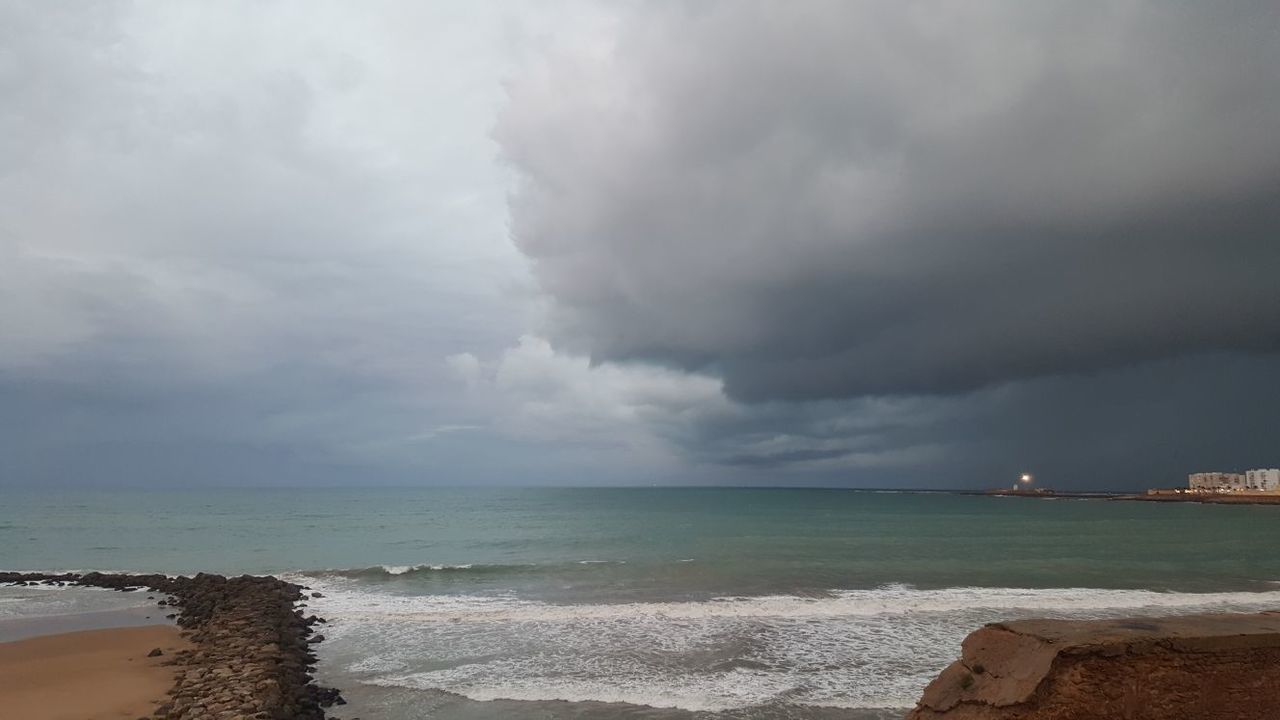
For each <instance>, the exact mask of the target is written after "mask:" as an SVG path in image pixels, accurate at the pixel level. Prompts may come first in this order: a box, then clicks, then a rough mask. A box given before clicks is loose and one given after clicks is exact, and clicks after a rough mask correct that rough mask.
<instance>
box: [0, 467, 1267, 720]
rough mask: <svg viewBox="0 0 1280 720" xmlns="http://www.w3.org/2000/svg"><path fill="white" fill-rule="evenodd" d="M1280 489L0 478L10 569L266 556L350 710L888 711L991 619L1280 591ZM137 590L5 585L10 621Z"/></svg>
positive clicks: (392, 713) (232, 564)
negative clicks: (1269, 499) (294, 597)
mask: <svg viewBox="0 0 1280 720" xmlns="http://www.w3.org/2000/svg"><path fill="white" fill-rule="evenodd" d="M1278 548H1280V507H1257V506H1222V505H1198V504H1189V503H1179V504H1173V503H1141V502H1119V501H1108V500H1102V499H1070V498H1018V497H987V496H973V495H959V494H948V493H921V492H896V491H863V490H840V489H746V488H669V487H653V488H608V489H605V488H413V489H409V488H313V489H221V490H83V489H78V490H52V489H37V490H12V489H0V569H5V570H60V571H61V570H81V571H83V570H100V571H140V572H142V571H145V572H164V573H170V574H187V573H193V572H196V571H210V572H221V573H230V574H240V573H273V574H277V575H280V576H282V577H285V578H287V579H290V580H293V581H295V582H298V583H301V584H303V585H306V586H308V587H309V588H311V592H315V593H319V594H320V595H321V597H317V598H311V599H309V600H308V604H309V606H310V609H309V610H308V612H314V613H316V614H319V615H321V616H323V617H325V618H327V619H328V620H329V624H328V625H326V626H323V627H322V629H321V632H323V633H324V635H325V638H326V639H325V641H324V642H323V643H321V644H320V645H319V646H318V648H319V649H318V652H319V654H320V657H321V661H320V665H319V669H318V673H319V678H320V680H321V681H322V682H323V683H325V684H330V685H333V686H336V687H339V688H341V689H342V690H343V692H344V695H345V696H346V698H347V700H348V701H349V703H350V704H349V705H348V706H347V707H345V708H339V709H336V711H335V712H337V714H338V715H340V716H341V717H346V718H354V717H359V718H363V719H364V720H374V719H379V718H385V719H387V720H409V719H414V718H440V719H442V720H458V719H467V720H470V719H477V720H478V719H480V718H500V719H501V718H538V719H544V720H558V719H562V718H563V719H568V718H574V719H579V720H592V719H597V718H598V719H605V718H610V719H612V718H644V719H646V720H694V719H696V720H713V719H719V718H797V719H815V718H816V719H822V720H826V719H828V718H850V719H853V720H872V719H876V720H879V719H882V718H898V717H901V716H902V715H903V713H904V712H905V711H906V710H907V709H908V708H909V707H910V706H912V705H913V704H914V702H915V700H916V699H917V698H918V697H919V695H920V692H921V690H922V689H923V688H924V686H925V685H926V684H927V683H928V682H929V681H930V679H932V678H933V677H934V676H935V675H936V674H937V673H938V672H939V671H940V670H941V669H942V668H943V667H945V666H946V665H947V664H948V663H949V662H951V661H952V660H953V659H954V658H955V657H956V656H957V655H958V653H959V648H960V642H961V640H962V639H963V638H964V637H965V635H966V634H968V633H969V632H971V631H972V630H974V629H976V628H978V627H980V626H981V625H983V624H984V623H991V622H997V621H1001V620H1009V619H1014V618H1028V617H1055V618H1107V617H1125V616H1134V615H1148V616H1149V615H1176V614H1186V613H1198V612H1219V611H1241V612H1244V611H1259V610H1276V609H1280V582H1278V581H1280V551H1278ZM142 602H145V598H143V597H142V596H141V595H140V594H132V593H131V594H127V595H126V594H121V593H112V592H109V591H102V590H90V589H83V588H2V589H0V623H3V622H4V621H5V620H6V619H9V620H12V619H14V618H23V617H33V616H46V617H47V616H65V615H72V614H76V613H87V612H98V611H104V610H120V609H122V608H128V607H130V606H131V605H136V604H138V603H142Z"/></svg>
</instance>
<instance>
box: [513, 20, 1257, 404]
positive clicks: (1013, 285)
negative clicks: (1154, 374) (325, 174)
mask: <svg viewBox="0 0 1280 720" xmlns="http://www.w3.org/2000/svg"><path fill="white" fill-rule="evenodd" d="M1278 33H1280V13H1278V12H1277V11H1276V9H1275V6H1274V5H1273V4H1271V3H1262V2H1255V3H1161V2H1124V3H1106V4H1102V3H1095V4H1088V5H1081V4H1079V3H1070V2H1049V3H1030V4H1028V3H950V2H915V3H861V2H806V3H771V2H709V3H694V4H688V3H662V4H643V5H640V6H638V8H636V9H634V11H632V12H630V13H628V14H624V15H623V16H622V17H621V18H620V19H619V21H618V22H617V23H616V24H615V25H614V26H613V29H612V32H611V34H605V35H602V36H601V37H599V38H598V39H597V42H595V43H592V44H579V45H577V46H574V47H566V48H563V49H561V50H560V51H558V52H552V53H549V54H548V55H547V56H546V58H545V59H544V60H543V61H542V62H541V63H538V64H535V65H532V66H530V67H529V68H527V69H526V70H525V71H524V72H522V73H520V74H518V75H517V76H516V77H515V78H514V79H513V80H512V81H511V82H510V83H509V90H508V91H509V94H510V100H509V103H508V105H507V106H506V108H505V109H504V111H503V112H502V114H501V116H500V120H499V123H498V126H497V129H496V131H495V137H496V138H497V139H498V140H499V142H500V144H501V145H502V148H503V152H504V157H505V158H506V159H507V160H508V162H510V163H511V164H512V165H513V166H514V167H515V168H516V169H517V171H518V172H519V173H520V176H521V181H520V185H519V187H518V189H517V191H516V193H515V195H514V196H513V199H512V203H511V205H512V208H511V213H512V219H511V222H512V233H513V237H514V239H515V241H516V243H517V245H518V247H519V248H520V250H521V251H522V252H523V253H524V254H525V255H526V256H527V257H528V258H529V259H530V260H531V262H532V267H533V272H534V274H535V276H536V278H537V280H538V281H539V283H540V285H541V287H542V288H543V289H544V290H545V291H546V292H547V293H548V295H549V296H550V297H551V298H552V300H553V304H552V311H551V316H550V319H549V321H548V332H549V333H550V336H551V337H552V339H553V340H554V341H555V343H556V346H557V347H558V348H563V349H565V350H566V351H568V352H581V353H586V354H589V355H590V356H591V358H592V359H593V360H594V361H596V362H609V361H642V362H657V363H661V364H665V365H668V366H671V367H675V368H681V369H684V370H689V371H696V372H700V373H709V374H712V375H715V376H718V377H722V378H723V379H724V382H725V390H726V392H727V393H728V394H729V396H730V397H732V398H734V399H737V400H741V401H747V402H751V403H764V402H768V401H779V400H781V401H793V400H823V399H838V398H858V397H865V396H885V395H933V394H938V395H949V394H957V393H964V392H968V391H972V390H975V389H980V388H984V387H990V386H994V385H999V384H1001V383H1007V382H1011V381H1018V380H1027V379H1034V378H1042V377H1050V376H1056V375H1061V374H1072V373H1089V372H1097V371H1105V370H1109V369H1117V368H1124V367H1129V366H1133V365H1135V364H1140V363H1143V362H1149V361H1154V360H1159V359H1162V358H1175V357H1183V356H1193V355H1197V354H1203V353H1212V352H1220V351H1240V352H1246V353H1253V352H1261V353H1267V352H1271V351H1274V350H1276V349H1277V348H1280V282H1277V280H1276V276H1275V273H1276V270H1277V269H1278V268H1280V133H1277V132H1276V128H1277V127H1280V74H1277V73H1276V72H1275V68H1277V67H1280V43H1277V42H1276V38H1277V36H1278Z"/></svg>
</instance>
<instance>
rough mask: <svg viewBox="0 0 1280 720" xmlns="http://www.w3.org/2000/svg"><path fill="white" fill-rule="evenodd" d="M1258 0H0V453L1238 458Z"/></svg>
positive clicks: (883, 474) (1257, 376)
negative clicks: (1226, 0) (1201, 0)
mask: <svg viewBox="0 0 1280 720" xmlns="http://www.w3.org/2000/svg"><path fill="white" fill-rule="evenodd" d="M1277 67H1280V9H1277V8H1276V6H1275V5H1274V4H1273V3H1269V2H1261V1H1259V2H1249V1H1241V2H1230V3H1169V2H1163V1H1155V0H1111V1H1108V2H1099V3H1091V4H1087V5H1081V4H1079V3H1075V2H1066V1H1057V0H1046V1H1045V2H1038V3H1023V2H1013V1H1012V0H1010V1H1008V2H996V1H992V2H978V3H975V2H956V1H954V0H951V1H947V0H913V1H912V2H892V3H890V2H847V1H835V0H832V1H830V2H827V1H822V0H805V1H804V2H786V3H784V2H776V1H775V2H758V1H755V0H740V1H732V2H730V1H728V0H723V1H718V0H703V1H699V2H675V1H670V2H631V1H629V2H607V3H606V2H591V1H588V0H577V1H571V0H563V1H555V2H546V3H538V4H537V5H534V4H523V3H509V2H497V1H492V0H467V1H466V2H463V1H460V0H459V1H456V2H445V1H444V0H437V1H435V2H409V1H404V2H396V1H392V0H381V1H377V2H364V3H350V2H336V1H335V2H329V1H325V0H306V1H302V0H297V1H292V0H274V1H273V2H266V3H263V2H234V1H233V2H201V1H196V0H193V1H192V2H182V3H174V2H161V1H159V0H157V1H155V2H112V1H109V0H107V1H103V2H92V3H90V2H67V3H46V2H14V1H10V0H0V485H9V486H17V485H42V486H47V485H54V486H57V485H66V486H84V485H90V486H100V487H110V486H117V485H119V486H124V485H128V486H139V485H141V486H155V487H168V486H206V485H226V486H243V485H358V484H368V485H386V484H395V485H419V484H421V485H433V484H440V485H489V484H521V485H523V484H534V485H538V484H552V485H597V484H598V485H620V484H627V485H634V484H641V485H647V484H676V485H679V484H685V485H707V484H741V485H797V486H802V485H803V486H807V485H840V486H855V487H907V488H980V487H990V486H995V485H1006V484H1009V483H1010V482H1011V481H1012V479H1013V478H1015V477H1016V476H1017V475H1018V474H1019V473H1021V472H1024V471H1027V472H1034V473H1035V474H1036V475H1037V477H1038V478H1040V481H1041V482H1043V483H1044V484H1046V485H1052V486H1054V487H1058V488H1063V489H1085V488H1143V487H1151V486H1172V485H1176V484H1180V483H1182V482H1184V481H1185V475H1186V474H1187V473H1189V472H1193V471H1200V470H1243V469H1246V468H1252V467H1275V466H1278V465H1280V415H1278V414H1277V413H1280V133H1277V132H1276V128H1278V127H1280V73H1276V72H1275V68H1277Z"/></svg>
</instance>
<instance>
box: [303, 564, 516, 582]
mask: <svg viewBox="0 0 1280 720" xmlns="http://www.w3.org/2000/svg"><path fill="white" fill-rule="evenodd" d="M537 567H538V566H536V565H500V564H479V563H460V564H456V565H451V564H446V563H439V564H426V563H424V564H421V565H371V566H369V567H362V568H326V569H324V570H302V571H299V572H297V573H294V575H295V576H299V577H304V578H308V579H309V581H310V579H315V580H322V579H324V578H326V577H338V578H348V579H351V580H378V579H384V580H385V579H393V578H401V577H404V578H411V577H414V576H419V575H423V576H428V575H438V574H440V573H473V574H500V573H519V572H529V571H531V570H533V569H535V568H537Z"/></svg>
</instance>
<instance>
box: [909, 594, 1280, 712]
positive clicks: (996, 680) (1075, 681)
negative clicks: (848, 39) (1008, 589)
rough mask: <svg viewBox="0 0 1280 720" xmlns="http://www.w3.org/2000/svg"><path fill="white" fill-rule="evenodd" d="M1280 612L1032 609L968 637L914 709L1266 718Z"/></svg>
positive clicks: (1279, 658)
mask: <svg viewBox="0 0 1280 720" xmlns="http://www.w3.org/2000/svg"><path fill="white" fill-rule="evenodd" d="M1276 677H1280V613H1261V614H1258V615H1192V616H1184V617H1172V618H1156V619H1129V620H1099V621H1070V620H1021V621H1016V622H1008V623H996V624H992V625H988V626H986V627H984V628H981V629H979V630H977V631H975V632H973V633H972V634H970V635H969V637H967V638H965V641H964V643H963V644H962V646H961V658H960V659H959V660H957V661H956V662H954V663H952V664H951V665H950V666H949V667H947V668H946V669H945V670H943V671H942V673H941V674H939V675H938V677H937V678H936V679H934V681H933V682H931V683H930V684H929V686H928V687H926V688H925V691H924V694H923V695H922V696H921V698H920V701H919V703H917V705H916V708H915V709H914V710H913V711H912V712H911V714H910V715H908V716H907V717H908V720H1049V719H1052V720H1164V719H1169V718H1196V719H1197V720H1255V719H1256V718H1260V717H1262V716H1260V715H1259V714H1258V709H1259V708H1265V707H1272V708H1274V707H1280V686H1278V684H1277V683H1276V682H1274V679H1275V678H1276Z"/></svg>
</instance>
